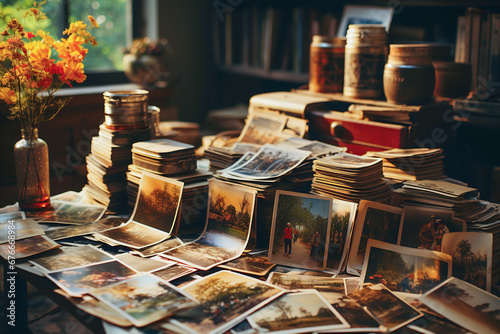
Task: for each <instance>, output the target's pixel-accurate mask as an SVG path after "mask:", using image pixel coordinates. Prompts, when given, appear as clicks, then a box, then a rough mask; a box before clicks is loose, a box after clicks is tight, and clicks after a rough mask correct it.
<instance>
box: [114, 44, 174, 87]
mask: <svg viewBox="0 0 500 334" xmlns="http://www.w3.org/2000/svg"><path fill="white" fill-rule="evenodd" d="M169 52H170V48H169V45H168V41H167V40H166V39H164V38H161V39H158V40H151V39H150V38H148V37H142V38H136V39H134V41H133V42H132V46H131V47H130V48H127V49H124V51H123V69H124V72H125V75H126V76H127V78H128V79H129V80H130V81H131V82H134V83H137V84H139V85H142V86H143V87H144V88H146V89H151V88H164V87H167V85H168V81H167V77H168V75H169V73H168V72H166V70H165V64H166V57H167V55H168V53H169Z"/></svg>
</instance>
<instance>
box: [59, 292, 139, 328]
mask: <svg viewBox="0 0 500 334" xmlns="http://www.w3.org/2000/svg"><path fill="white" fill-rule="evenodd" d="M57 290H58V291H56V292H58V293H59V294H63V295H64V296H65V297H66V298H67V299H69V300H70V302H71V303H72V304H74V305H75V306H76V307H78V308H79V309H80V310H82V311H84V312H86V313H88V314H91V315H93V316H95V317H99V318H101V319H103V320H105V321H103V322H102V323H103V325H104V324H114V325H117V326H120V327H131V326H133V324H132V323H131V322H130V321H128V320H127V319H125V318H124V317H123V316H122V315H121V314H120V313H118V312H117V311H116V310H115V309H114V308H111V307H110V306H108V305H107V304H104V303H103V302H101V301H100V300H99V299H96V298H94V297H92V296H90V295H85V296H83V298H76V297H71V296H69V295H67V294H66V293H65V292H64V291H62V290H60V289H57ZM61 291H62V293H61ZM106 333H107V332H106ZM75 334H79V333H78V332H76V333H75Z"/></svg>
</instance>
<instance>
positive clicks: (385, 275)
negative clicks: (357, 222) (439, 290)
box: [358, 240, 452, 295]
mask: <svg viewBox="0 0 500 334" xmlns="http://www.w3.org/2000/svg"><path fill="white" fill-rule="evenodd" d="M451 267H452V261H451V256H449V255H448V254H444V253H440V252H435V251H431V250H424V249H414V248H410V247H403V246H398V245H393V244H389V243H386V242H382V241H378V240H369V241H368V247H367V250H366V256H365V261H364V265H363V271H362V273H361V279H360V280H359V286H358V288H362V287H363V286H364V285H366V284H379V283H382V284H383V285H384V286H386V287H387V288H388V289H389V290H391V291H393V292H404V293H412V294H419V295H421V294H423V293H425V292H427V291H429V290H430V289H432V288H434V287H435V286H437V285H439V284H440V283H441V282H444V281H445V280H447V279H448V278H449V277H450V276H451V270H452V269H451Z"/></svg>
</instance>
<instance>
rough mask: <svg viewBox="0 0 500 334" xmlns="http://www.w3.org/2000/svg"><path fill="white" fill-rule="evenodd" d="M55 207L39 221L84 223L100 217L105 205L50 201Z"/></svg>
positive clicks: (104, 210)
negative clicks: (51, 212)
mask: <svg viewBox="0 0 500 334" xmlns="http://www.w3.org/2000/svg"><path fill="white" fill-rule="evenodd" d="M51 204H52V205H53V206H54V208H56V207H57V209H56V210H55V211H54V213H53V214H51V215H50V216H48V217H45V218H43V219H41V220H39V221H38V222H39V223H42V222H43V223H63V224H76V225H81V224H86V223H93V222H96V221H98V220H99V219H101V217H102V216H103V215H104V213H105V212H106V207H105V206H101V205H92V204H83V203H67V202H56V201H54V202H52V203H51Z"/></svg>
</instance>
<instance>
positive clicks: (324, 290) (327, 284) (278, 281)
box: [267, 272, 346, 303]
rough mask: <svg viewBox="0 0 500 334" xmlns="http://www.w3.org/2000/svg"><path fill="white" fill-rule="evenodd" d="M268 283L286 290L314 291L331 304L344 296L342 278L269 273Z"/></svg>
mask: <svg viewBox="0 0 500 334" xmlns="http://www.w3.org/2000/svg"><path fill="white" fill-rule="evenodd" d="M267 282H268V283H270V284H274V285H276V286H279V287H280V288H283V289H286V290H297V289H315V290H317V291H318V292H319V293H321V295H322V296H323V297H324V298H325V299H326V300H327V301H328V302H329V303H333V302H334V301H335V300H337V299H338V298H339V297H341V296H345V292H346V290H345V284H344V279H343V278H334V277H321V276H306V275H290V274H280V273H274V272H273V273H271V274H270V275H269V278H268V280H267Z"/></svg>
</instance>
